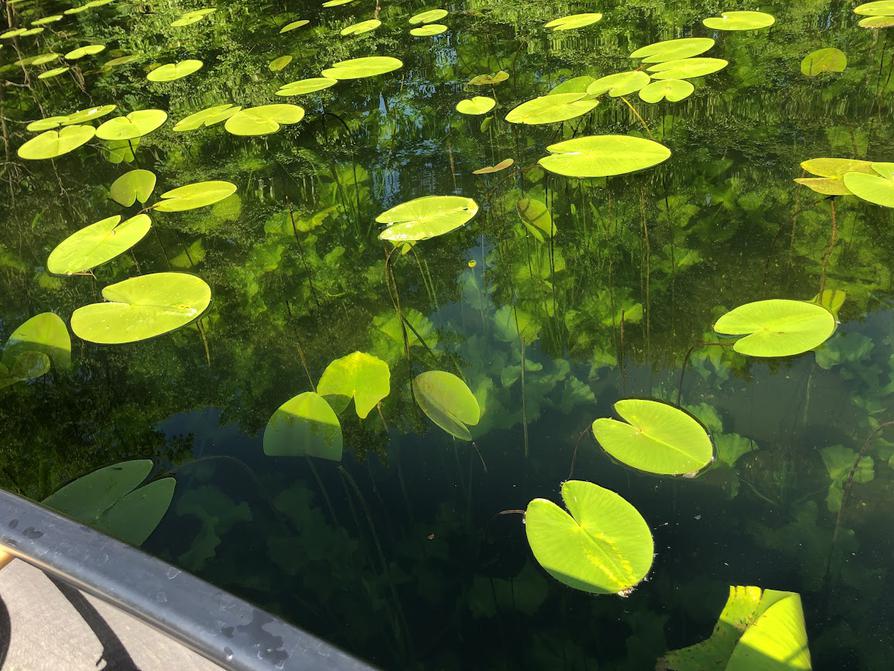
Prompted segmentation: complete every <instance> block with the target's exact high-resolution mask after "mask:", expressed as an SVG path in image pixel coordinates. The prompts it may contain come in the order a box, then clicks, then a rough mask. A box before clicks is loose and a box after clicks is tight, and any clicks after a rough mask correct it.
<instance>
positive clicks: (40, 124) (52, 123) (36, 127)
mask: <svg viewBox="0 0 894 671" xmlns="http://www.w3.org/2000/svg"><path fill="white" fill-rule="evenodd" d="M66 119H68V117H67V116H48V117H45V118H43V119H36V120H35V121H32V122H31V123H29V124H28V125H27V126H25V130H30V131H32V132H34V133H39V132H41V131H45V130H50V129H51V128H59V126H61V125H62V122H63V121H65V120H66Z"/></svg>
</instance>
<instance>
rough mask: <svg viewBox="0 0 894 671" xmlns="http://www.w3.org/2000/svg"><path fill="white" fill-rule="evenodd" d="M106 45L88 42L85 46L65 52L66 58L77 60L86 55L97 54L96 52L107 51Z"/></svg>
mask: <svg viewBox="0 0 894 671" xmlns="http://www.w3.org/2000/svg"><path fill="white" fill-rule="evenodd" d="M105 48H106V45H104V44H88V45H87V46H85V47H78V48H77V49H72V50H71V51H69V52H68V53H67V54H65V59H66V60H69V61H76V60H78V59H80V58H83V57H84V56H95V55H96V54H98V53H100V52H102V51H105Z"/></svg>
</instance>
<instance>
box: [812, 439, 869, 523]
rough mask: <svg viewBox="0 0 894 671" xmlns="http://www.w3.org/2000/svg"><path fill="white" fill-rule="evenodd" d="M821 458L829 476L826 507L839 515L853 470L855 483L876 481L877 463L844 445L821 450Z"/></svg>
mask: <svg viewBox="0 0 894 671" xmlns="http://www.w3.org/2000/svg"><path fill="white" fill-rule="evenodd" d="M820 456H821V457H822V458H823V464H824V465H825V467H826V473H828V475H829V493H828V494H827V495H826V507H827V508H828V509H829V511H830V512H833V513H837V512H838V511H839V510H840V509H841V500H842V497H843V495H844V486H845V483H846V482H847V480H848V479H849V478H850V477H851V470H852V469H853V473H854V475H853V482H856V483H859V484H864V483H867V482H872V481H873V480H874V479H875V461H874V460H873V459H872V457H870V456H869V455H866V456H863V457H860V456H859V453H858V452H857V451H856V450H851V449H848V448H846V447H844V446H843V445H830V446H829V447H824V448H823V449H822V450H820ZM855 464H856V467H855Z"/></svg>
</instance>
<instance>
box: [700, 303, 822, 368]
mask: <svg viewBox="0 0 894 671" xmlns="http://www.w3.org/2000/svg"><path fill="white" fill-rule="evenodd" d="M714 331H715V332H717V333H719V334H721V335H736V336H744V337H743V338H740V339H739V340H737V341H736V343H735V345H734V346H733V348H734V349H735V350H736V351H737V352H739V353H740V354H745V355H746V356H756V357H782V356H795V355H796V354H803V353H804V352H807V351H809V350H812V349H813V348H815V347H819V346H820V345H822V344H823V343H824V342H826V340H828V339H829V338H830V337H831V336H832V334H833V333H834V332H835V317H833V316H832V313H831V312H829V311H828V310H826V309H825V308H823V307H821V306H819V305H816V304H815V303H808V302H806V301H793V300H785V299H771V300H765V301H757V302H754V303H746V304H745V305H741V306H739V307H737V308H736V309H735V310H732V311H730V312H727V313H726V314H725V315H723V316H722V317H721V318H720V319H718V320H717V323H716V324H714Z"/></svg>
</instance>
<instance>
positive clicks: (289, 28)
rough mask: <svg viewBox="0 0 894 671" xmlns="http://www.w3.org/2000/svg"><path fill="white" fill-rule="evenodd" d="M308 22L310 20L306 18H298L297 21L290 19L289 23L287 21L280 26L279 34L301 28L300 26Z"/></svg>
mask: <svg viewBox="0 0 894 671" xmlns="http://www.w3.org/2000/svg"><path fill="white" fill-rule="evenodd" d="M308 23H310V21H308V20H307V19H298V20H297V21H291V22H290V23H287V24H286V25H284V26H283V27H282V28H280V29H279V32H280V34H282V33H288V32H291V31H293V30H297V29H298V28H302V27H304V26H306V25H307V24H308Z"/></svg>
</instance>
